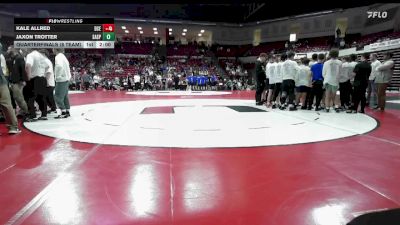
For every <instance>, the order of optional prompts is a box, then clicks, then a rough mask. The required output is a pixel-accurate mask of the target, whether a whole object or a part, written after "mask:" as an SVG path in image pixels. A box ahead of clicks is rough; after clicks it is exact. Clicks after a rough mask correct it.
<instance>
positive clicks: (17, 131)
mask: <svg viewBox="0 0 400 225" xmlns="http://www.w3.org/2000/svg"><path fill="white" fill-rule="evenodd" d="M19 133H21V130H20V129H18V128H11V129H10V130H9V131H8V134H19Z"/></svg>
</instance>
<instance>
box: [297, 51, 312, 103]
mask: <svg viewBox="0 0 400 225" xmlns="http://www.w3.org/2000/svg"><path fill="white" fill-rule="evenodd" d="M309 62H310V60H309V59H307V58H302V59H301V65H300V66H299V70H298V71H297V76H296V86H297V93H299V95H298V99H297V102H298V103H299V102H301V109H307V107H306V101H307V95H308V93H309V92H310V90H311V69H310V67H308V63H309Z"/></svg>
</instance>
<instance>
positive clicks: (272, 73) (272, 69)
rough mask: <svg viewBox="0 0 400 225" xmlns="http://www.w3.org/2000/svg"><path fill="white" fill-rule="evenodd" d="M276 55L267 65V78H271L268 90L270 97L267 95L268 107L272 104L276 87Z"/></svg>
mask: <svg viewBox="0 0 400 225" xmlns="http://www.w3.org/2000/svg"><path fill="white" fill-rule="evenodd" d="M276 66H277V63H276V56H274V55H272V56H271V58H270V62H269V63H268V65H267V71H266V74H267V79H269V91H268V97H267V107H269V106H271V104H272V102H271V101H272V98H273V94H274V89H275V82H276V80H275V78H276Z"/></svg>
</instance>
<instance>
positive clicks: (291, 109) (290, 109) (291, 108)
mask: <svg viewBox="0 0 400 225" xmlns="http://www.w3.org/2000/svg"><path fill="white" fill-rule="evenodd" d="M296 110H297V108H296V106H290V107H289V111H296Z"/></svg>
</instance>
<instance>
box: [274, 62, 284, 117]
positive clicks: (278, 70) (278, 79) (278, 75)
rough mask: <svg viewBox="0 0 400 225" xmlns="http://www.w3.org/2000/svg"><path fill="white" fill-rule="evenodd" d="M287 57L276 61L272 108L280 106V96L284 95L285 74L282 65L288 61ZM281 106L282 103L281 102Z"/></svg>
mask: <svg viewBox="0 0 400 225" xmlns="http://www.w3.org/2000/svg"><path fill="white" fill-rule="evenodd" d="M286 58H287V56H286V54H282V55H281V56H280V57H276V59H275V63H276V65H275V66H276V67H275V78H274V80H275V84H274V86H275V87H274V95H273V97H272V108H273V109H275V108H276V107H277V105H278V102H277V99H278V95H281V93H282V78H283V74H282V65H283V62H284V61H285V60H286ZM279 105H280V102H279Z"/></svg>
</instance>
